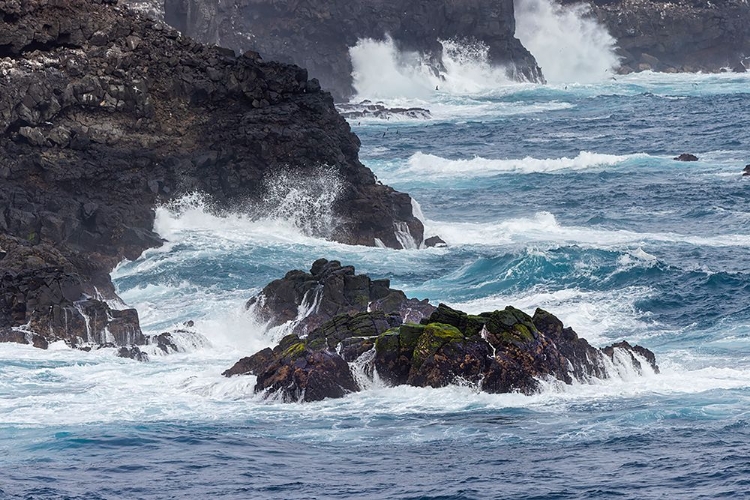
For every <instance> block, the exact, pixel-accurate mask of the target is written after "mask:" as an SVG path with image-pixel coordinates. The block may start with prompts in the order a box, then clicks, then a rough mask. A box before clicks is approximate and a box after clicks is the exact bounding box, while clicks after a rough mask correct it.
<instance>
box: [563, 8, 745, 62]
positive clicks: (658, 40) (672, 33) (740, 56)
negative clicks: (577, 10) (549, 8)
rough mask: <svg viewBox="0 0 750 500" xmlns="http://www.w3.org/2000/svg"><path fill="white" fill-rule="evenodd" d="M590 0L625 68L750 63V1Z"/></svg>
mask: <svg viewBox="0 0 750 500" xmlns="http://www.w3.org/2000/svg"><path fill="white" fill-rule="evenodd" d="M565 3H569V2H565ZM589 3H590V4H592V8H593V12H594V15H596V16H597V18H598V19H599V20H600V21H601V22H602V23H603V24H604V25H605V26H606V27H607V29H608V30H609V32H610V34H611V35H612V36H613V37H615V38H616V39H617V45H618V47H619V54H620V56H621V57H622V61H621V71H622V72H625V73H627V72H630V71H643V70H654V71H663V72H696V71H703V72H718V71H722V70H726V69H729V70H730V71H740V72H744V71H745V70H746V68H747V67H748V66H750V59H748V57H750V23H749V22H748V20H750V4H748V3H747V2H746V1H745V0H724V1H708V0H589Z"/></svg>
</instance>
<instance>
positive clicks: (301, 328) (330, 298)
mask: <svg viewBox="0 0 750 500" xmlns="http://www.w3.org/2000/svg"><path fill="white" fill-rule="evenodd" d="M390 285H391V283H390V280H387V279H381V280H372V279H370V277H369V276H367V275H366V274H355V272H354V266H342V265H341V262H339V261H337V260H332V261H328V260H326V259H318V260H316V261H315V262H313V265H312V267H311V268H310V272H304V271H299V270H297V271H289V272H288V273H287V274H286V276H284V277H283V278H282V279H278V280H275V281H272V282H271V283H269V284H268V285H266V286H265V288H263V290H262V291H261V292H260V293H259V294H258V295H256V296H255V297H252V298H251V299H250V300H249V301H248V302H247V307H248V308H252V310H253V313H254V314H255V316H256V318H258V320H260V321H261V322H263V323H266V325H267V327H269V328H272V327H275V326H279V325H282V324H284V323H291V332H292V333H295V334H299V335H306V334H307V333H308V332H311V331H313V330H315V329H316V328H318V327H319V326H320V325H322V324H323V323H325V322H326V321H328V320H330V319H332V318H334V317H335V316H338V315H340V314H356V313H361V312H367V311H382V312H384V313H386V314H396V315H397V316H399V317H400V318H401V321H405V322H419V321H420V320H421V319H422V318H424V317H426V316H429V315H430V314H432V312H433V311H434V309H435V308H434V306H432V305H430V304H429V302H428V301H427V300H417V299H409V298H407V297H406V294H404V292H402V291H401V290H395V289H393V288H390ZM401 321H399V324H400V323H401Z"/></svg>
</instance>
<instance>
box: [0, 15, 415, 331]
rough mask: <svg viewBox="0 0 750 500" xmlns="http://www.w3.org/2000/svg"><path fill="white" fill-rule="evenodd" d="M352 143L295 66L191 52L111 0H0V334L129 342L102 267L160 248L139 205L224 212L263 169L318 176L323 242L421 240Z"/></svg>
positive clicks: (249, 193) (131, 318)
mask: <svg viewBox="0 0 750 500" xmlns="http://www.w3.org/2000/svg"><path fill="white" fill-rule="evenodd" d="M358 150H359V140H358V139H357V137H356V136H355V135H354V134H352V133H351V130H350V128H349V126H348V125H347V123H346V122H345V120H344V119H343V118H341V117H340V116H339V115H338V113H337V112H336V110H335V108H334V106H333V100H332V98H331V96H330V94H328V93H326V92H321V91H320V86H319V84H318V83H317V81H315V80H308V78H307V72H306V71H305V70H304V69H301V68H299V67H296V66H290V65H286V64H280V63H275V62H262V61H260V60H259V59H257V58H256V57H254V56H253V54H248V55H247V56H240V57H235V55H234V54H233V53H232V52H231V51H228V50H226V49H220V48H217V47H207V46H204V45H201V44H199V43H197V42H195V41H193V40H191V39H189V38H184V37H182V36H180V35H179V33H177V32H176V31H174V30H172V29H169V28H167V27H166V26H165V25H163V24H160V23H158V22H155V21H151V20H148V19H146V18H145V17H142V16H140V15H138V14H136V13H134V12H132V11H130V10H129V9H126V8H120V7H118V6H117V5H115V2H114V1H112V0H93V1H84V0H28V1H23V2H20V1H16V0H0V184H1V185H2V189H1V190H0V213H2V217H0V235H2V236H3V238H2V239H0V256H2V257H0V279H2V281H0V328H5V329H6V330H7V329H10V328H14V327H16V328H17V327H20V326H21V325H29V327H31V328H33V329H35V331H36V333H38V334H41V335H43V336H45V337H48V338H49V339H50V340H52V339H59V338H62V339H65V340H67V341H69V342H70V343H71V344H77V343H78V342H79V340H78V339H87V338H91V339H94V340H93V342H100V341H101V339H100V338H99V333H100V332H99V330H101V331H104V329H105V326H106V330H107V331H108V332H109V333H110V334H112V335H113V336H114V339H111V338H109V337H105V338H107V339H109V340H108V341H110V342H113V343H116V344H120V343H122V342H126V341H127V342H128V343H129V342H131V341H132V342H133V343H142V342H143V339H142V335H141V334H140V329H138V320H137V314H135V312H134V311H133V312H132V313H124V312H122V313H120V312H115V311H114V310H113V309H112V308H111V307H110V306H108V305H107V304H106V303H105V301H107V300H109V301H111V300H114V299H116V295H115V292H114V287H113V286H112V283H111V281H110V279H109V271H110V270H111V269H112V267H113V266H114V265H116V264H117V263H118V262H120V261H121V260H122V259H123V258H128V259H135V258H137V257H138V256H139V255H140V253H141V252H142V251H143V250H145V249H147V248H150V247H155V246H158V245H160V244H161V240H160V238H159V237H158V236H157V235H156V234H155V233H153V232H152V230H151V228H152V226H153V221H154V208H155V206H156V205H157V204H158V203H161V202H165V201H168V200H171V199H173V198H175V197H179V196H180V195H182V194H184V193H188V192H193V191H199V192H204V193H206V194H207V195H208V196H209V198H210V200H211V202H212V204H213V205H214V206H215V207H216V208H217V209H234V208H236V207H238V206H241V205H246V204H247V203H248V202H250V203H251V204H252V202H254V201H258V200H260V199H261V198H262V197H263V195H264V190H263V186H264V181H265V179H267V177H268V176H269V175H271V174H279V173H282V172H291V173H293V174H294V173H296V174H298V176H302V177H304V176H310V175H311V172H315V171H318V170H316V169H319V168H320V167H325V168H327V169H328V170H329V171H331V172H332V173H333V174H332V175H334V176H335V178H337V179H338V180H339V181H340V184H341V189H340V193H339V195H338V197H337V198H336V201H335V202H334V206H333V212H334V221H335V222H334V224H333V226H332V227H326V228H323V229H322V231H323V230H324V231H325V232H326V234H325V235H326V236H329V237H331V238H333V239H336V240H338V241H342V242H346V243H352V244H363V245H374V244H375V238H378V239H380V240H381V241H382V242H383V243H384V244H386V245H388V246H391V247H395V248H400V244H399V242H398V240H397V238H396V235H395V229H396V225H397V224H398V225H399V227H403V225H404V224H406V226H407V227H408V228H409V230H410V232H411V234H412V235H413V236H414V238H415V239H416V240H417V241H421V239H422V225H421V223H420V222H419V221H418V220H417V219H416V218H414V217H413V215H412V208H411V199H410V198H409V196H408V195H406V194H402V193H398V192H396V191H394V190H393V189H391V188H389V187H387V186H383V185H379V184H376V182H375V178H374V176H373V174H372V172H371V171H370V170H369V169H367V168H366V167H364V165H362V164H361V163H360V162H359V160H358V157H357V155H358ZM42 283H43V286H42V285H41V284H42ZM40 287H42V288H40ZM39 290H42V291H39ZM76 294H77V296H76ZM82 301H84V302H82ZM85 301H98V302H99V304H94V303H91V304H89V303H88V302H85ZM111 303H113V302H111ZM82 310H83V311H90V312H92V314H93V313H96V315H97V318H101V317H102V315H101V314H100V313H104V312H105V311H106V314H104V317H107V318H110V319H107V320H106V321H105V322H106V325H105V326H102V328H101V329H99V326H101V322H98V321H99V320H96V321H95V322H94V330H96V331H86V330H85V329H84V330H82V329H81V327H82V326H81V325H83V323H75V322H72V323H71V322H70V321H67V320H66V314H67V313H66V311H67V312H71V313H74V311H78V313H77V314H79V315H80V313H81V311H82ZM74 314H76V313H74ZM86 314H88V313H86ZM81 317H83V316H81ZM115 318H117V320H118V321H120V323H121V325H120V326H118V325H115V322H114V319H115ZM66 321H67V323H66ZM76 324H77V325H78V326H75V325H76ZM65 325H67V326H65ZM71 325H73V326H71ZM89 326H91V324H89ZM116 332H121V334H118V333H116ZM125 339H127V340H125Z"/></svg>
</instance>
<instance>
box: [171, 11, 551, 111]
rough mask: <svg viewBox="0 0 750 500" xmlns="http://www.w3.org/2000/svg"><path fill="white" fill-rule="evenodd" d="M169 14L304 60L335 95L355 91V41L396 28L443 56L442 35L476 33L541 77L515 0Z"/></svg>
mask: <svg viewBox="0 0 750 500" xmlns="http://www.w3.org/2000/svg"><path fill="white" fill-rule="evenodd" d="M165 10H166V12H165V20H166V21H167V23H169V24H170V25H172V26H174V27H175V28H177V29H178V30H180V31H181V32H182V33H184V34H186V35H189V36H192V37H195V38H197V39H199V40H201V41H204V42H210V43H216V44H218V45H221V46H224V47H230V48H233V49H235V50H239V51H244V50H247V49H252V50H256V51H258V52H259V53H260V55H261V56H262V57H263V58H268V59H275V60H279V61H284V62H290V63H294V64H298V65H300V66H302V67H304V68H307V69H308V70H309V72H310V75H311V76H314V77H316V78H318V79H319V80H320V82H321V85H322V86H323V88H324V89H326V90H329V91H330V92H331V93H332V94H333V95H334V97H335V98H337V99H339V100H342V99H346V98H348V97H350V96H351V95H352V92H353V88H352V78H351V73H352V63H351V61H350V59H349V52H348V51H349V47H352V46H354V45H355V44H356V43H357V40H359V39H362V38H372V39H376V40H383V39H384V38H385V37H386V35H390V36H391V37H392V38H393V40H394V42H395V43H396V45H397V46H398V47H399V48H400V49H403V50H409V51H418V52H420V53H423V54H426V55H427V56H428V57H429V58H430V60H431V61H432V63H433V66H434V67H435V68H438V69H439V68H440V67H441V64H442V62H441V61H442V46H441V44H440V43H439V40H449V39H473V40H477V41H482V42H484V43H485V44H486V45H487V46H488V48H489V54H488V56H489V59H490V62H492V63H493V64H499V65H505V66H507V67H508V68H509V72H510V73H511V74H510V76H511V77H514V78H516V79H522V80H529V81H542V80H543V78H542V75H541V71H540V69H539V67H538V66H537V64H536V61H535V60H534V57H533V56H532V55H531V54H530V53H529V52H528V51H527V50H526V49H525V48H524V47H523V45H521V42H520V41H518V39H516V38H515V36H514V34H515V17H514V10H513V0H315V1H311V0H290V1H279V0H237V1H229V2H227V1H220V0H166V1H165Z"/></svg>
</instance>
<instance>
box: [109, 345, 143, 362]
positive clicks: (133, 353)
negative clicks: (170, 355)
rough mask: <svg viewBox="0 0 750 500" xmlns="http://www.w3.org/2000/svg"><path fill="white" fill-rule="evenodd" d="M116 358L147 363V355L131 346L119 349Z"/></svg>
mask: <svg viewBox="0 0 750 500" xmlns="http://www.w3.org/2000/svg"><path fill="white" fill-rule="evenodd" d="M117 356H118V357H120V358H128V359H132V360H135V361H141V362H146V361H148V354H146V353H145V352H143V351H141V350H140V349H139V348H138V347H136V346H132V347H130V348H128V347H120V348H119V349H118V350H117Z"/></svg>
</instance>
